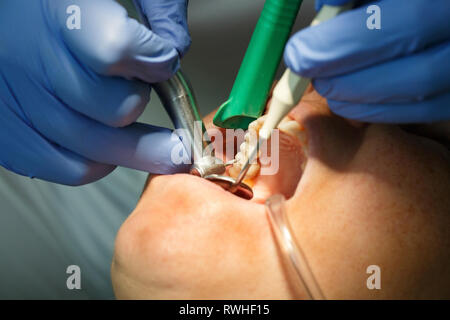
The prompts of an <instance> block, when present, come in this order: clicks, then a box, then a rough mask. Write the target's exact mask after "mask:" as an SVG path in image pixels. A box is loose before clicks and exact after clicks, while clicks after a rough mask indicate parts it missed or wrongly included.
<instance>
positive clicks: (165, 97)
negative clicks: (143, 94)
mask: <svg viewBox="0 0 450 320" xmlns="http://www.w3.org/2000/svg"><path fill="white" fill-rule="evenodd" d="M152 87H153V88H154V89H155V91H156V93H157V94H158V96H159V99H160V100H161V102H162V104H163V105H164V107H165V109H166V111H167V113H168V114H169V117H170V119H171V120H172V122H173V125H174V127H175V128H176V129H184V131H183V135H182V138H183V141H182V142H183V145H184V147H185V148H186V150H192V157H191V158H192V159H193V160H194V164H193V166H192V169H191V173H193V174H195V175H198V176H201V177H205V176H207V175H210V174H222V173H224V172H225V164H224V163H223V161H221V160H220V159H218V158H216V157H214V151H213V150H212V151H211V153H210V154H209V155H206V156H205V155H204V154H203V151H204V150H205V149H206V148H207V147H208V145H209V143H210V139H209V137H208V134H207V132H206V128H205V125H204V124H203V121H202V118H201V116H200V114H199V112H198V109H197V102H196V100H195V96H194V91H193V90H192V87H191V85H190V83H189V81H188V80H187V78H186V76H185V75H184V74H183V72H182V71H181V70H179V71H178V72H177V73H176V74H175V75H174V76H173V77H172V78H170V79H169V80H166V81H163V82H160V83H155V84H153V85H152Z"/></svg>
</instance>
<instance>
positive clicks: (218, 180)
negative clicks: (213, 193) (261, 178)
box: [205, 174, 253, 200]
mask: <svg viewBox="0 0 450 320" xmlns="http://www.w3.org/2000/svg"><path fill="white" fill-rule="evenodd" d="M205 179H207V180H209V181H211V182H214V183H215V184H217V185H219V186H221V187H222V188H223V189H225V190H227V191H230V188H231V186H232V185H234V182H235V180H234V179H233V178H232V177H228V176H222V175H218V174H210V175H208V176H206V177H205ZM232 193H233V194H234V195H236V196H238V197H241V198H243V199H246V200H250V199H251V198H253V190H252V188H250V187H249V186H248V185H246V184H245V183H243V182H241V183H239V184H238V185H237V186H235V187H234V191H233V192H232Z"/></svg>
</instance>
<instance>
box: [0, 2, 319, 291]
mask: <svg viewBox="0 0 450 320" xmlns="http://www.w3.org/2000/svg"><path fill="white" fill-rule="evenodd" d="M263 4H264V1H263V0H191V1H190V7H189V25H190V30H191V35H192V47H191V50H190V52H189V53H188V54H187V55H186V57H185V58H184V59H183V62H182V67H183V69H184V70H185V72H186V73H187V74H188V76H189V78H190V80H191V82H192V84H193V86H194V89H195V92H196V96H197V99H198V102H199V106H200V109H201V110H200V111H201V113H202V114H203V115H206V114H207V113H209V112H211V111H212V110H214V109H215V108H217V107H218V106H219V105H220V104H221V103H222V102H223V101H225V100H226V99H227V97H228V94H229V92H230V89H231V87H232V85H233V81H234V78H235V76H236V73H237V71H238V69H239V65H240V62H241V60H242V57H243V55H244V52H245V49H246V47H247V44H248V42H249V40H250V37H251V33H252V30H253V28H254V26H255V24H256V21H257V19H258V16H259V13H260V11H261V9H262V6H263ZM312 17H313V1H312V0H305V3H304V4H303V5H302V11H301V14H300V15H299V17H298V19H297V23H296V26H295V27H294V30H298V29H300V28H301V27H303V26H306V25H307V24H308V22H310V21H311V19H312ZM280 70H281V69H280ZM140 121H142V122H147V123H151V124H155V125H161V126H168V127H170V126H171V124H170V121H169V118H168V116H167V115H166V113H165V111H164V109H163V108H162V107H161V104H160V103H159V101H158V98H157V97H156V96H155V95H154V94H153V93H152V99H151V102H150V104H149V106H148V107H147V109H146V111H145V112H144V114H143V115H142V117H141V119H140ZM146 175H147V174H146V173H144V172H138V171H133V170H130V169H126V168H117V169H116V170H115V171H114V172H113V173H112V174H110V175H109V176H108V177H106V178H104V179H103V180H101V181H98V182H96V183H93V184H91V185H88V186H83V187H67V186H60V185H56V184H51V183H47V182H44V181H40V180H37V179H35V180H31V179H28V178H25V177H21V176H18V175H15V174H12V173H10V172H8V171H6V170H5V169H3V168H2V167H0V299H110V298H113V292H112V287H111V281H110V275H109V267H110V263H111V259H112V252H113V246H114V238H115V234H116V232H117V230H118V228H119V227H120V225H121V223H122V222H123V221H124V220H125V219H126V217H127V215H128V214H129V213H130V212H131V211H132V210H133V208H134V206H135V204H136V202H137V200H138V197H139V194H140V192H141V190H142V187H143V185H144V182H145V179H146ZM72 264H75V265H78V266H80V268H81V287H82V288H81V290H68V289H67V288H66V279H67V276H68V275H67V274H66V268H67V266H69V265H72Z"/></svg>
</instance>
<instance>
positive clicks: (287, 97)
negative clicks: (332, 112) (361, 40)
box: [230, 2, 353, 190]
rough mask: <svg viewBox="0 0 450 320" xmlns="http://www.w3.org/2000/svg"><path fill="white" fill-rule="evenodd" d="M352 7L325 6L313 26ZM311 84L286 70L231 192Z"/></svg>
mask: <svg viewBox="0 0 450 320" xmlns="http://www.w3.org/2000/svg"><path fill="white" fill-rule="evenodd" d="M352 7H353V2H350V3H348V4H345V5H343V6H329V5H324V6H322V9H320V11H319V13H318V14H317V16H316V17H315V18H314V20H313V21H312V23H311V26H315V25H317V24H319V23H321V22H323V21H326V20H329V19H331V18H334V17H335V16H337V15H338V14H340V13H341V12H344V11H347V10H349V9H351V8H352ZM310 83H311V79H309V78H302V77H300V76H298V75H297V74H295V73H293V72H292V71H291V70H290V69H286V71H285V72H284V74H283V76H282V77H281V79H280V81H278V83H277V85H276V86H275V88H274V90H273V93H272V100H271V102H270V105H269V111H268V113H267V118H266V120H265V121H264V124H263V126H262V128H261V130H260V131H259V139H258V143H257V144H256V146H255V148H254V149H253V150H252V152H250V155H249V157H248V159H247V161H246V162H245V164H244V166H243V167H242V169H241V171H240V172H239V175H238V176H237V178H236V181H235V184H233V185H232V186H231V187H230V190H233V188H234V187H237V186H238V185H239V183H241V182H242V180H243V179H244V177H245V175H246V174H247V172H248V170H249V168H250V164H252V163H253V161H254V160H255V159H256V156H257V154H258V150H259V148H260V146H261V145H262V144H263V143H264V141H267V140H268V139H269V138H270V136H271V134H272V130H273V129H276V128H277V127H278V125H279V124H280V122H281V120H283V118H284V117H285V116H286V115H287V114H288V113H289V111H291V110H292V109H293V108H294V107H295V106H296V105H297V103H298V102H299V101H300V99H301V97H302V96H303V93H304V92H305V90H306V88H307V87H308V85H309V84H310Z"/></svg>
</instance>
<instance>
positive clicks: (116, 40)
mask: <svg viewBox="0 0 450 320" xmlns="http://www.w3.org/2000/svg"><path fill="white" fill-rule="evenodd" d="M137 2H138V4H139V5H140V6H141V7H142V10H143V12H144V13H145V15H146V17H147V18H148V20H149V23H150V25H151V28H152V30H151V31H150V30H149V29H147V28H146V27H144V26H143V25H141V24H139V23H138V22H137V21H136V20H133V19H130V18H128V16H127V13H126V11H125V10H124V9H123V8H122V7H121V6H120V5H119V4H118V3H116V2H114V1H112V0H33V1H30V0H14V1H4V2H2V4H1V6H0V7H1V9H0V165H2V166H4V167H6V168H7V169H10V170H12V171H14V172H16V173H19V174H22V175H26V176H30V177H38V178H41V179H45V180H48V181H53V182H57V183H62V184H67V185H81V184H85V183H89V182H92V181H95V180H97V179H100V178H102V177H104V176H106V175H107V174H109V173H110V172H111V171H112V170H113V169H114V168H115V166H116V165H120V166H125V167H130V168H134V169H139V170H145V171H148V172H152V173H173V172H178V171H186V170H187V165H176V164H174V163H173V162H172V161H171V152H172V148H173V147H174V146H179V143H180V140H179V139H178V138H175V139H173V138H172V136H171V134H172V132H171V131H170V130H169V129H164V128H158V127H154V126H150V125H145V124H140V123H135V120H136V119H137V118H138V116H139V115H140V114H141V113H142V111H143V110H144V107H145V106H146V104H147V102H148V100H149V97H150V86H149V85H148V84H146V83H144V82H143V81H145V82H150V83H151V82H159V81H163V80H166V79H168V78H169V77H170V76H171V75H172V74H173V73H174V72H175V71H176V70H177V69H178V67H179V57H180V56H182V55H183V54H184V53H185V52H186V50H187V49H188V47H189V44H190V37H189V34H188V31H187V24H186V10H187V7H186V6H187V2H186V1H185V0H137ZM71 5H76V6H78V7H79V8H80V13H81V15H80V20H79V21H80V27H81V28H80V29H73V25H76V24H74V21H75V22H76V20H71V19H70V17H71V16H72V17H75V16H73V13H74V12H75V11H72V10H73V9H72V8H73V7H72V8H69V6H71ZM68 8H69V10H68ZM68 25H70V26H71V28H72V29H70V28H68ZM126 79H133V80H126Z"/></svg>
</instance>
